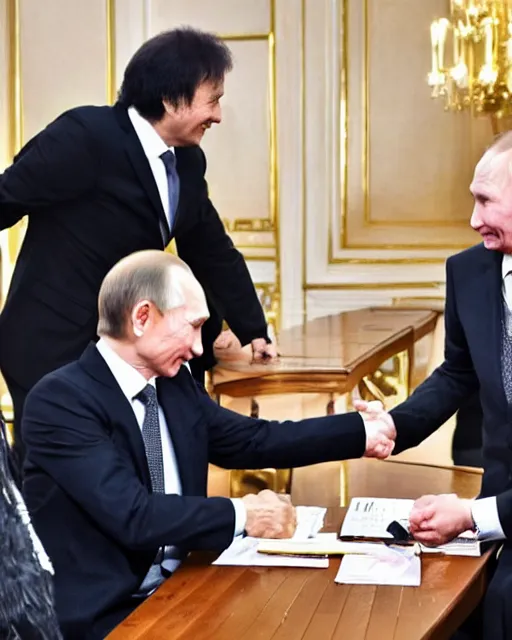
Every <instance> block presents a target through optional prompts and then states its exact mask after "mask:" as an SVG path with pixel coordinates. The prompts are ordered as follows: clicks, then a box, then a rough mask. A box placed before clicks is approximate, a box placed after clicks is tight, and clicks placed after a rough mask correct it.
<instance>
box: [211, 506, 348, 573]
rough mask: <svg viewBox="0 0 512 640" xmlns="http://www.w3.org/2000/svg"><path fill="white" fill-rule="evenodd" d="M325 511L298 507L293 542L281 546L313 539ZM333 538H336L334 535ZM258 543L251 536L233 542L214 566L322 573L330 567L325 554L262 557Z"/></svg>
mask: <svg viewBox="0 0 512 640" xmlns="http://www.w3.org/2000/svg"><path fill="white" fill-rule="evenodd" d="M326 511H327V510H326V509H325V508H323V507H297V528H296V530H295V534H294V536H293V538H288V539H287V540H283V541H282V542H285V543H287V544H295V545H297V544H301V545H302V544H304V543H306V542H307V541H308V540H309V539H314V537H315V536H316V535H317V534H318V532H319V531H320V529H321V528H322V527H323V526H324V517H325V513H326ZM333 535H334V536H335V534H333ZM261 542H263V538H252V537H250V536H246V537H245V538H242V537H238V538H235V540H234V541H233V542H232V543H231V545H230V546H229V547H228V548H227V549H226V550H225V551H224V552H223V553H221V555H220V556H219V557H218V558H217V560H215V562H214V563H213V564H216V565H238V566H240V565H243V566H253V567H310V568H319V569H325V568H327V567H328V566H329V559H328V557H327V554H326V553H320V554H316V555H308V556H305V555H303V554H302V553H298V552H297V551H290V552H288V553H285V554H280V555H273V554H272V555H270V554H264V553H259V552H258V546H259V544H260V543H261ZM267 542H268V541H267ZM276 542H278V541H276ZM295 549H296V547H295Z"/></svg>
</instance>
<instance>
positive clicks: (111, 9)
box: [106, 0, 117, 104]
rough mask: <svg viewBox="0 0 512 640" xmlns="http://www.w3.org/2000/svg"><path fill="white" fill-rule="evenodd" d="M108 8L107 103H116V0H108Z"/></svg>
mask: <svg viewBox="0 0 512 640" xmlns="http://www.w3.org/2000/svg"><path fill="white" fill-rule="evenodd" d="M106 3H107V4H106V10H107V103H108V104H114V102H115V101H116V97H117V84H116V0H106Z"/></svg>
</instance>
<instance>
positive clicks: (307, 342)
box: [213, 307, 439, 396]
mask: <svg viewBox="0 0 512 640" xmlns="http://www.w3.org/2000/svg"><path fill="white" fill-rule="evenodd" d="M438 316H439V313H438V312H436V311H431V310H425V309H413V308H396V307H377V308H367V309H357V310H355V311H346V312H343V313H339V314H336V315H331V316H325V317H322V318H317V319H316V320H311V321H309V322H307V323H305V324H304V325H299V326H296V327H291V328H289V329H286V330H284V331H282V332H281V333H280V334H279V338H278V344H279V349H280V351H281V353H282V354H283V355H282V357H281V358H280V359H279V361H278V362H277V363H275V364H269V365H254V364H251V363H250V359H251V356H250V354H249V353H246V352H242V353H235V354H234V355H233V357H231V358H229V357H228V358H226V359H223V360H221V361H219V364H218V365H217V366H216V367H215V369H214V375H213V388H214V391H215V393H217V394H221V393H223V394H227V395H234V396H239V395H258V394H260V393H261V394H266V393H280V392H282V391H283V388H282V387H283V385H288V386H289V387H293V386H294V384H295V385H296V387H295V388H293V389H292V391H294V392H307V391H318V385H319V384H321V385H322V388H323V389H324V390H327V389H328V387H329V386H332V390H333V391H338V392H344V391H346V390H350V388H351V387H353V386H355V384H357V382H359V380H360V379H361V378H362V377H363V376H365V375H368V374H369V373H373V372H374V371H375V370H376V369H377V368H378V367H379V366H380V365H381V364H382V363H383V362H384V361H385V360H387V359H388V358H390V357H392V356H393V355H396V354H397V353H400V352H401V351H405V350H408V349H412V347H413V345H414V342H416V341H417V340H419V339H420V338H422V337H423V336H424V335H426V334H427V333H430V332H432V331H433V330H434V328H435V324H436V321H437V318H438ZM299 385H302V386H301V387H299Z"/></svg>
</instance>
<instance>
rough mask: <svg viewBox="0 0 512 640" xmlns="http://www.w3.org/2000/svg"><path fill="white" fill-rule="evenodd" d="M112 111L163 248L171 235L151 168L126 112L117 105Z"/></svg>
mask: <svg viewBox="0 0 512 640" xmlns="http://www.w3.org/2000/svg"><path fill="white" fill-rule="evenodd" d="M114 109H115V110H116V115H117V118H118V121H119V123H120V125H121V127H122V129H123V131H124V132H125V133H126V138H125V149H126V153H127V155H128V158H129V160H130V162H131V164H132V166H133V168H134V170H135V173H136V175H137V177H138V179H139V180H140V183H141V185H142V186H143V187H144V190H145V191H146V194H147V196H148V198H149V201H150V202H151V206H152V209H153V213H154V214H156V219H157V221H158V223H159V231H160V227H161V226H162V225H163V228H164V230H165V233H166V238H165V240H164V246H166V245H167V243H168V242H169V240H170V238H171V233H170V230H169V222H168V220H167V218H166V215H165V211H164V208H163V206H162V200H161V198H160V193H159V192H158V187H157V186H156V182H155V178H154V176H153V172H152V171H151V167H150V165H149V162H148V159H147V157H146V155H145V153H144V149H143V148H142V145H141V143H140V140H139V138H138V137H137V134H136V133H135V129H134V128H133V126H132V123H131V121H130V118H129V116H128V112H127V111H126V109H125V108H124V107H122V106H121V105H119V104H117V105H115V107H114ZM178 208H179V204H178Z"/></svg>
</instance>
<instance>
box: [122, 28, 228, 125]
mask: <svg viewBox="0 0 512 640" xmlns="http://www.w3.org/2000/svg"><path fill="white" fill-rule="evenodd" d="M232 67H233V61H232V57H231V52H230V50H229V49H228V47H227V46H226V44H225V43H224V42H223V41H222V40H221V39H220V38H218V37H217V36H215V35H213V34H211V33H205V32H203V31H199V30H197V29H192V28H191V27H182V28H179V29H173V30H172V31H164V32H163V33H160V34H159V35H157V36H155V37H154V38H151V39H150V40H148V41H147V42H145V43H144V44H143V45H142V46H141V47H140V48H139V49H138V50H137V51H136V52H135V54H134V55H133V57H132V59H131V60H130V62H129V63H128V65H127V67H126V70H125V72H124V78H123V84H122V85H121V89H120V91H119V97H118V101H119V102H120V103H121V104H123V105H124V106H125V107H131V106H133V107H135V108H136V109H137V111H138V112H139V113H140V115H141V116H142V117H143V118H146V119H147V120H150V121H158V120H161V118H162V116H163V115H164V111H165V110H164V106H163V104H162V100H168V101H169V102H170V103H171V104H172V105H173V106H175V107H177V106H178V105H179V104H180V103H185V104H188V105H190V104H191V103H192V100H193V98H194V94H195V92H196V89H197V87H198V86H199V85H200V84H201V83H202V82H205V81H211V82H214V83H216V82H220V81H221V80H223V78H224V76H225V74H226V73H227V72H228V71H230V70H231V69H232Z"/></svg>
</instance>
